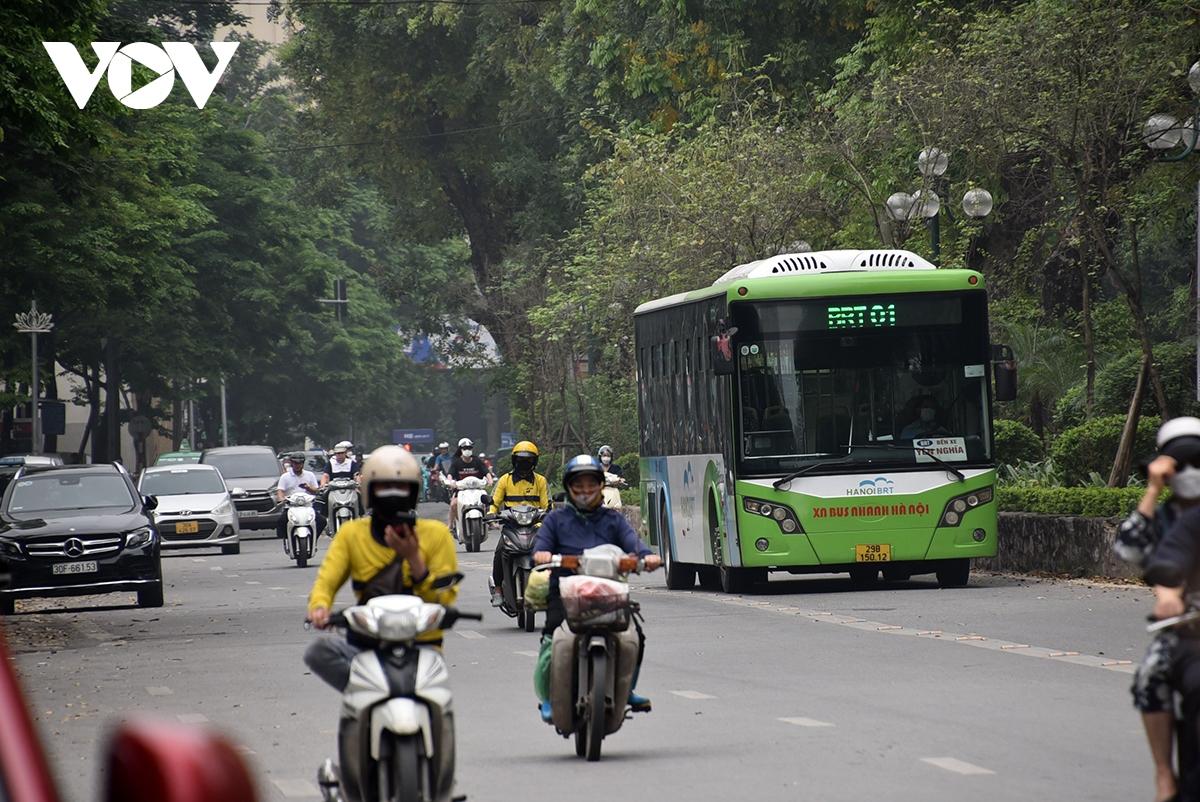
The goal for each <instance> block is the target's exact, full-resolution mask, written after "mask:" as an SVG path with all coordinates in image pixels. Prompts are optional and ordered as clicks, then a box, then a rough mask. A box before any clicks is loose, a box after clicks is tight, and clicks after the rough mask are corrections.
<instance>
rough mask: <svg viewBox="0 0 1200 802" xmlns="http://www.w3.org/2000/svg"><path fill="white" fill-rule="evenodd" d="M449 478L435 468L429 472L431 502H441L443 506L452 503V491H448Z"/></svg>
mask: <svg viewBox="0 0 1200 802" xmlns="http://www.w3.org/2000/svg"><path fill="white" fill-rule="evenodd" d="M447 478H448V477H447V476H446V475H445V474H444V473H442V471H441V469H439V468H433V469H432V470H430V471H429V500H430V501H440V502H442V503H443V504H448V503H449V502H450V491H449V490H447V489H446V480H447Z"/></svg>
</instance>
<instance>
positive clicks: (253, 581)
mask: <svg viewBox="0 0 1200 802" xmlns="http://www.w3.org/2000/svg"><path fill="white" fill-rule="evenodd" d="M246 584H247V585H261V584H262V582H259V581H258V580H256V579H247V580H246Z"/></svg>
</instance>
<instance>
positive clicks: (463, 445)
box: [458, 437, 475, 448]
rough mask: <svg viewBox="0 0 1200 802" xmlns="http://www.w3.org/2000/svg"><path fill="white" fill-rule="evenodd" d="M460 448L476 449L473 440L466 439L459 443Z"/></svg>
mask: <svg viewBox="0 0 1200 802" xmlns="http://www.w3.org/2000/svg"><path fill="white" fill-rule="evenodd" d="M458 447H459V448H474V447H475V444H474V443H472V442H471V438H469V437H464V438H463V439H461V440H459V441H458Z"/></svg>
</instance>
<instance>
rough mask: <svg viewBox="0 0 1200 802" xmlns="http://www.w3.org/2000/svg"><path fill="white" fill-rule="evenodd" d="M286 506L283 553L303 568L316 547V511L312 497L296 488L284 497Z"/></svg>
mask: <svg viewBox="0 0 1200 802" xmlns="http://www.w3.org/2000/svg"><path fill="white" fill-rule="evenodd" d="M283 503H284V504H285V505H286V506H287V529H286V536H285V537H284V539H283V553H284V554H286V555H287V556H288V557H290V558H292V559H293V560H295V561H296V566H297V567H299V568H304V567H306V566H307V565H308V561H309V560H310V559H311V558H312V556H313V552H315V551H316V548H317V543H316V541H317V511H316V510H315V509H313V497H312V496H310V495H309V494H308V493H305V492H304V491H302V490H297V491H296V492H294V493H292V494H291V495H290V496H288V497H287V498H285V499H284V501H283Z"/></svg>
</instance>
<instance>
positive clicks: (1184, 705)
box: [1146, 605, 1200, 802]
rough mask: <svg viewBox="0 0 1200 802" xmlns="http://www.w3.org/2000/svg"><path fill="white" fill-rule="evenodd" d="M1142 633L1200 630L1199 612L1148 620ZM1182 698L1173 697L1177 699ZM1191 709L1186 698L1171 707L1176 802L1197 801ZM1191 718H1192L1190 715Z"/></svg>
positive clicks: (1197, 757)
mask: <svg viewBox="0 0 1200 802" xmlns="http://www.w3.org/2000/svg"><path fill="white" fill-rule="evenodd" d="M1148 620H1149V621H1150V624H1149V625H1147V627H1146V631H1147V632H1149V633H1152V634H1158V633H1159V632H1163V631H1164V630H1180V631H1182V630H1187V629H1189V628H1190V629H1194V628H1195V627H1196V626H1200V609H1196V608H1195V607H1192V606H1190V605H1189V606H1188V608H1187V609H1186V610H1185V611H1184V612H1183V613H1180V614H1179V615H1175V616H1171V617H1170V618H1163V619H1161V620H1158V619H1155V618H1154V616H1149V617H1148ZM1181 696H1182V694H1176V697H1177V698H1179V697H1181ZM1193 708H1194V705H1193V704H1190V703H1189V700H1188V699H1186V698H1182V699H1180V701H1178V702H1177V703H1176V705H1175V765H1176V771H1177V773H1178V775H1179V793H1178V794H1177V795H1176V796H1175V797H1174V798H1175V799H1178V800H1180V802H1195V800H1197V799H1200V743H1198V742H1197V736H1196V725H1195V722H1194V721H1192V722H1189V721H1188V716H1189V712H1190V711H1191V710H1192V709H1193ZM1193 715H1194V714H1193Z"/></svg>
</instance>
